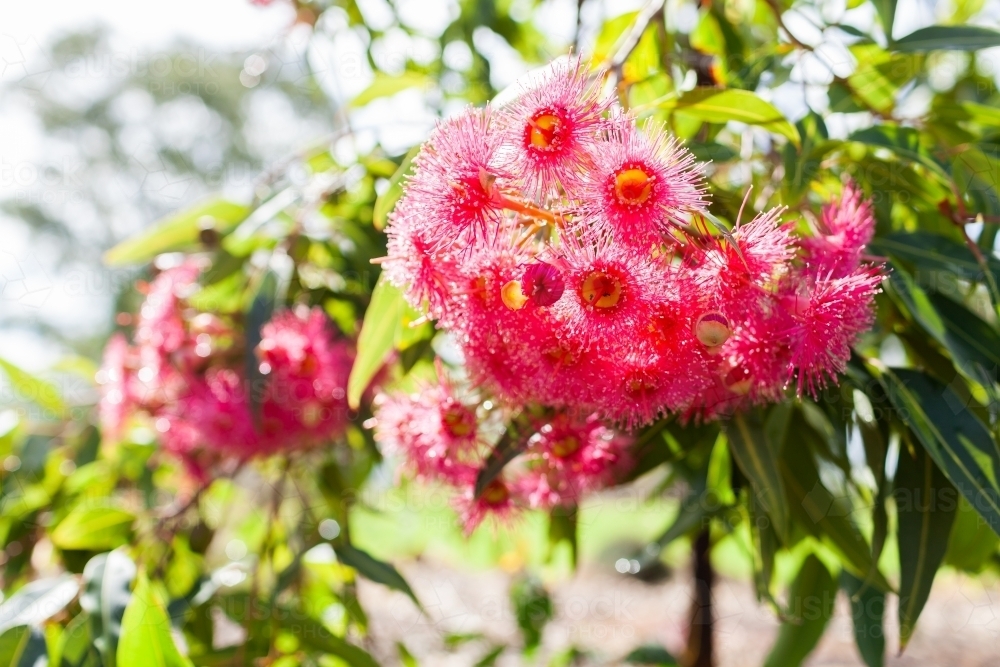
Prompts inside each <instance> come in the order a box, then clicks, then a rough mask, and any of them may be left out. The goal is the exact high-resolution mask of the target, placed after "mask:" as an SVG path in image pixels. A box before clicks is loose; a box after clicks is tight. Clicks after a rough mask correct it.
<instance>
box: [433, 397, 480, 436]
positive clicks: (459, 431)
mask: <svg viewBox="0 0 1000 667" xmlns="http://www.w3.org/2000/svg"><path fill="white" fill-rule="evenodd" d="M441 420H442V421H443V422H444V427H445V429H447V431H448V432H449V433H450V434H451V435H452V436H454V437H456V438H466V437H468V436H470V435H472V432H473V430H475V428H476V426H475V419H474V418H473V417H472V415H471V414H470V412H469V411H468V410H467V409H466V408H465V407H464V406H461V405H451V406H449V407H448V408H446V409H445V411H444V414H443V415H442V417H441Z"/></svg>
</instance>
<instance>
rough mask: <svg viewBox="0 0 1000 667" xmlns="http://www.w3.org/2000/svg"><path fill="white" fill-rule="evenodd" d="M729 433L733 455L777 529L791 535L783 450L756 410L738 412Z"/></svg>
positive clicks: (780, 533)
mask: <svg viewBox="0 0 1000 667" xmlns="http://www.w3.org/2000/svg"><path fill="white" fill-rule="evenodd" d="M726 435H727V437H728V438H729V450H730V451H731V452H732V453H733V458H734V459H736V463H737V464H739V466H740V470H742V471H743V473H744V474H745V475H746V476H747V478H748V479H749V480H750V482H751V484H752V485H753V490H754V495H755V496H756V497H757V498H758V500H759V501H760V503H761V505H763V506H764V508H765V509H766V510H767V514H768V516H770V517H771V521H772V522H773V523H774V528H775V531H777V533H778V535H779V536H781V537H782V539H785V538H786V537H787V535H788V508H787V507H786V505H785V486H784V483H783V482H782V479H781V471H780V470H779V468H778V454H779V452H778V450H777V448H776V447H775V446H774V445H773V444H772V443H770V442H768V438H767V435H766V431H765V429H764V425H763V424H761V423H760V419H759V417H758V416H757V415H756V413H755V414H754V415H744V414H742V413H736V415H735V416H734V417H733V419H732V422H731V425H730V428H727V429H726Z"/></svg>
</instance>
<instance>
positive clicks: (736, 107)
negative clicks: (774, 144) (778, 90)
mask: <svg viewBox="0 0 1000 667" xmlns="http://www.w3.org/2000/svg"><path fill="white" fill-rule="evenodd" d="M671 104H673V108H674V109H675V110H677V111H683V112H684V113H685V114H687V115H690V116H694V117H695V118H698V119H700V120H703V121H706V122H709V123H727V122H729V121H738V122H740V123H746V124H748V125H757V126H759V127H762V128H763V129H765V130H767V131H769V132H773V133H774V134H779V135H781V136H783V137H785V138H787V139H788V140H789V141H791V142H792V143H793V144H795V145H796V146H799V145H800V144H801V140H800V138H799V132H798V130H796V129H795V126H794V125H792V124H791V123H790V122H788V119H787V118H785V117H784V116H783V115H782V114H781V112H780V111H778V110H777V109H776V108H775V107H774V106H773V105H771V104H770V103H769V102H765V101H764V100H762V99H760V98H759V97H757V95H755V94H753V93H751V92H750V91H748V90H738V89H734V88H731V89H721V88H695V89H694V90H690V91H688V92H686V93H684V94H683V95H681V96H680V98H678V99H677V100H676V101H673V102H671Z"/></svg>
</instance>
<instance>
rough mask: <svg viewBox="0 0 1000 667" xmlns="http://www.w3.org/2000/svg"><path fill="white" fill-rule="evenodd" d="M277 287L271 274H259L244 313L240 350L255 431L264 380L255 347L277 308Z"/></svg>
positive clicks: (277, 280) (274, 276)
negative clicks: (244, 343) (244, 324)
mask: <svg viewBox="0 0 1000 667" xmlns="http://www.w3.org/2000/svg"><path fill="white" fill-rule="evenodd" d="M278 283H279V279H278V276H277V275H276V274H275V272H274V271H271V270H270V269H268V270H267V271H265V272H264V273H263V275H262V276H261V277H260V280H259V282H258V283H257V285H256V286H255V290H254V294H253V299H252V300H251V301H250V307H249V308H248V309H247V312H246V317H245V319H246V326H245V328H244V332H245V333H244V335H245V337H246V345H245V346H244V349H243V369H244V372H245V373H246V378H247V387H248V388H249V390H248V392H247V402H248V403H249V404H250V415H251V416H252V417H253V422H254V427H255V428H256V429H257V430H258V431H260V430H261V428H262V423H261V422H262V417H261V405H260V402H261V400H262V399H263V395H264V392H263V390H262V388H263V386H264V383H265V381H266V379H265V377H264V374H263V373H261V371H260V359H259V358H258V357H257V346H258V345H260V342H261V341H262V340H263V337H264V334H263V330H264V326H265V325H266V324H267V323H268V321H270V319H271V317H272V316H273V315H274V311H275V308H276V307H277V305H278V290H279V286H278Z"/></svg>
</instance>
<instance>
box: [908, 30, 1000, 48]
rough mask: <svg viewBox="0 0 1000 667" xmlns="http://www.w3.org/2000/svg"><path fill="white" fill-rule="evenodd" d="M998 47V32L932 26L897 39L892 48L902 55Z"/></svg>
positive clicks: (999, 38) (999, 44)
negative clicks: (902, 53)
mask: <svg viewBox="0 0 1000 667" xmlns="http://www.w3.org/2000/svg"><path fill="white" fill-rule="evenodd" d="M993 46H1000V32H997V31H996V30H993V29H991V28H984V27H982V26H978V25H932V26H928V27H927V28H920V29H919V30H915V31H913V32H911V33H910V34H909V35H907V36H906V37H902V38H900V39H898V40H897V41H896V42H895V44H893V48H894V49H895V50H896V51H902V52H904V53H921V52H925V51H938V50H949V51H977V50H979V49H988V48H990V47H993Z"/></svg>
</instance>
